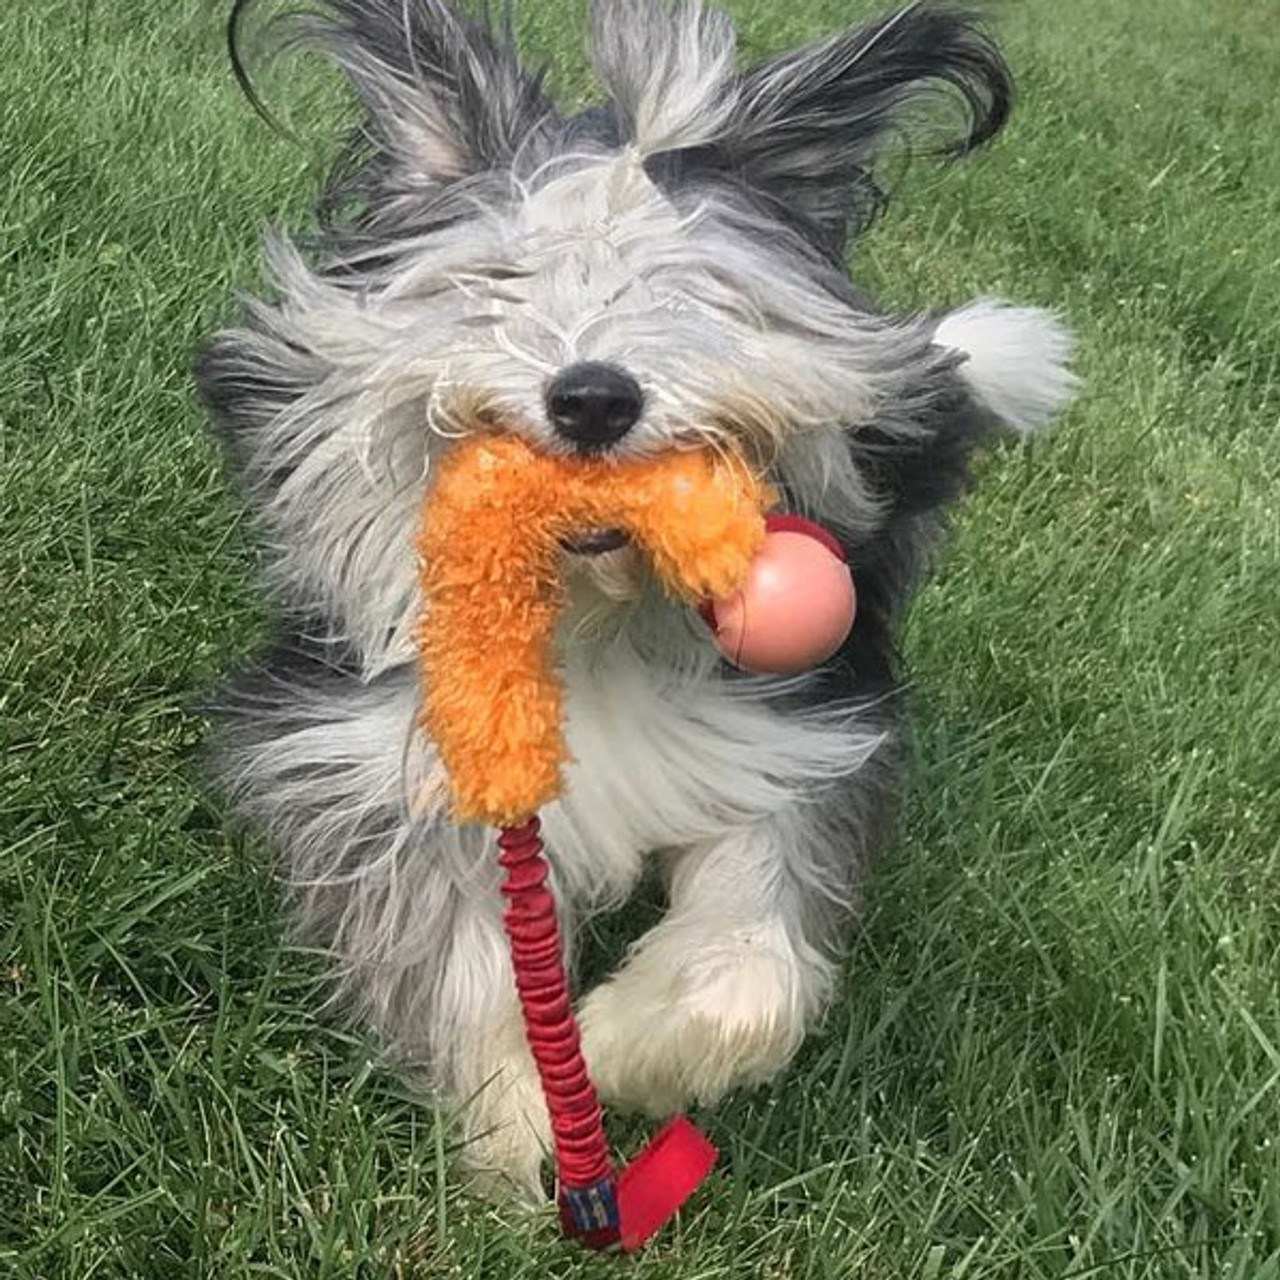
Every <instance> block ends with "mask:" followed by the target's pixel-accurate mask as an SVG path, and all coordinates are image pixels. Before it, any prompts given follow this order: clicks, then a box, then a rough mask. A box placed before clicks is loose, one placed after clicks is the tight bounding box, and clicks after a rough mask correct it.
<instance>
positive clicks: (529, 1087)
mask: <svg viewBox="0 0 1280 1280" xmlns="http://www.w3.org/2000/svg"><path fill="white" fill-rule="evenodd" d="M499 898H500V895H499V894H498V892H497V886H496V883H495V885H494V886H493V892H492V894H489V893H485V894H484V895H483V896H482V898H480V897H477V895H475V894H474V893H469V894H468V895H467V904H466V905H465V906H464V907H462V908H461V909H460V910H458V911H457V912H456V913H455V915H454V920H453V927H452V929H451V931H450V936H449V943H448V955H447V956H446V957H445V958H444V959H443V963H442V965H441V967H440V970H439V974H438V978H437V987H436V992H435V998H434V999H433V1000H432V1002H431V1005H430V1007H429V1009H427V1010H426V1011H425V1016H426V1018H427V1019H429V1022H430V1026H429V1028H428V1029H427V1030H428V1034H429V1036H430V1039H431V1040H432V1041H433V1042H434V1043H435V1044H436V1046H437V1050H436V1077H437V1079H438V1081H439V1087H440V1090H441V1092H442V1093H443V1094H444V1096H445V1098H446V1099H447V1100H448V1101H450V1102H452V1103H453V1104H455V1105H456V1106H457V1107H458V1108H459V1111H460V1117H461V1125H462V1134H463V1137H464V1139H465V1145H464V1147H463V1150H462V1161H463V1164H464V1165H465V1167H466V1169H467V1171H468V1173H469V1181H470V1185H471V1188H472V1190H474V1191H478V1192H480V1193H481V1194H483V1195H486V1196H488V1197H489V1198H491V1199H497V1200H509V1199H516V1200H521V1201H525V1202H527V1203H537V1202H539V1201H541V1200H542V1199H544V1198H545V1193H544V1191H543V1189H542V1181H541V1171H542V1163H543V1159H544V1157H545V1156H546V1154H547V1152H548V1151H549V1150H550V1141H551V1137H550V1126H549V1123H548V1119H547V1110H546V1106H545V1104H544V1102H543V1098H542V1090H541V1087H540V1085H539V1082H538V1075H537V1071H536V1070H535V1068H534V1063H533V1058H532V1056H531V1054H530V1052H529V1049H528V1046H527V1045H526V1043H525V1037H524V1024H523V1022H522V1021H521V1017H520V1008H519V1004H518V1002H517V1000H516V995H515V980H514V978H513V976H512V973H511V963H510V958H509V955H508V951H507V941H506V937H505V935H504V933H503V930H502V918H501V912H502V906H501V902H500V901H499Z"/></svg>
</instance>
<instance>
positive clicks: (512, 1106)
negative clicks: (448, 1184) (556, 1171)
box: [461, 1036, 551, 1206]
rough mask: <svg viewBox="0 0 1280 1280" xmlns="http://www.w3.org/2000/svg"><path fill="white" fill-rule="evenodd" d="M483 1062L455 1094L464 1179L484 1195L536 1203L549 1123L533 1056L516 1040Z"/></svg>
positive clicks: (542, 1197)
mask: <svg viewBox="0 0 1280 1280" xmlns="http://www.w3.org/2000/svg"><path fill="white" fill-rule="evenodd" d="M503 1039H504V1040H509V1039H510V1037H507V1036H504V1037H503ZM489 1063H490V1066H489V1071H488V1074H487V1075H486V1076H484V1077H483V1078H482V1080H481V1082H480V1083H479V1084H478V1085H476V1086H475V1087H474V1088H473V1089H472V1091H471V1092H470V1093H469V1094H468V1095H467V1096H466V1097H465V1098H463V1099H462V1100H461V1105H462V1127H463V1136H464V1139H465V1142H464V1146H463V1148H462V1153H461V1154H462V1164H463V1166H464V1168H465V1170H466V1185H467V1187H468V1189H469V1190H470V1191H471V1192H472V1193H473V1194H476V1195H480V1196H483V1197H484V1198H485V1199H487V1200H493V1201H496V1202H499V1203H511V1202H516V1203H520V1204H526V1205H531V1206H535V1205H539V1204H542V1203H543V1202H545V1200H546V1192H545V1191H544V1190H543V1185H542V1166H543V1161H544V1160H545V1159H546V1158H547V1156H548V1153H549V1152H550V1150H551V1125H550V1122H549V1120H548V1118H547V1108H546V1103H545V1102H544V1101H543V1098H542V1087H541V1085H540V1084H539V1082H538V1073H537V1071H536V1069H535V1068H534V1065H533V1059H532V1057H531V1056H530V1055H529V1051H528V1050H527V1049H526V1048H525V1047H524V1045H523V1043H520V1044H518V1045H515V1046H514V1047H509V1048H508V1049H507V1051H506V1052H505V1053H502V1054H495V1055H494V1056H493V1057H492V1058H491V1059H489Z"/></svg>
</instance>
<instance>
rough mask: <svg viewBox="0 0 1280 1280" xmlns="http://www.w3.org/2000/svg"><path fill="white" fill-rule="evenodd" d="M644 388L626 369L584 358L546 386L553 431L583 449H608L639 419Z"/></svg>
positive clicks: (582, 450)
mask: <svg viewBox="0 0 1280 1280" xmlns="http://www.w3.org/2000/svg"><path fill="white" fill-rule="evenodd" d="M643 408H644V392H642V391H641V390H640V384H639V383H638V382H637V381H636V380H635V379H634V378H633V377H632V376H631V375H630V374H629V373H627V372H626V370H625V369H619V368H618V367H617V365H612V364H602V363H601V362H599V361H596V360H584V361H583V362H582V363H581V364H571V365H569V367H568V368H567V369H561V370H560V372H559V373H557V374H556V376H555V377H554V378H552V379H551V382H550V384H549V385H548V387H547V417H548V418H550V419H551V425H552V426H553V427H554V428H555V431H556V434H557V435H558V436H560V437H561V438H562V439H564V440H568V441H570V442H571V443H572V444H573V445H574V447H575V448H577V449H578V450H579V451H580V452H582V453H593V452H597V451H599V450H601V449H607V448H608V447H609V445H611V444H613V443H615V442H616V441H618V440H621V439H622V437H623V436H625V435H626V434H627V432H628V431H630V430H631V428H632V427H634V426H635V425H636V423H637V422H639V421H640V411H641V410H642V409H643Z"/></svg>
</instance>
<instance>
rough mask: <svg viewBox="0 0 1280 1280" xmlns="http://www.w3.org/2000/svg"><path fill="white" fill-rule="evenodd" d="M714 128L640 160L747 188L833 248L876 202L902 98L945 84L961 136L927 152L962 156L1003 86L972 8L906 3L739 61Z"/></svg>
mask: <svg viewBox="0 0 1280 1280" xmlns="http://www.w3.org/2000/svg"><path fill="white" fill-rule="evenodd" d="M736 90H737V95H736V96H737V99H738V106H737V109H736V111H735V112H734V115H733V117H732V119H731V120H730V123H729V126H728V128H727V129H726V130H725V132H724V134H723V136H722V137H721V138H719V139H717V141H716V142H715V143H714V144H713V145H712V146H702V147H699V148H697V152H696V154H694V155H689V156H685V157H680V158H677V155H678V153H673V154H672V156H671V157H670V158H668V159H666V160H663V159H662V158H660V157H651V158H650V164H651V166H652V167H653V170H654V171H655V172H656V173H664V174H668V175H669V174H673V173H674V174H682V175H683V176H685V177H688V178H692V177H694V176H695V175H698V174H700V175H701V176H703V177H715V176H719V177H722V178H727V179H730V180H732V181H735V182H737V183H740V184H743V185H746V186H748V187H752V188H755V189H756V190H757V191H759V192H760V193H761V194H762V195H763V196H765V197H766V198H767V199H769V200H772V201H776V202H779V203H781V204H784V205H785V206H786V207H787V208H788V210H789V211H790V212H791V214H792V215H793V217H794V218H795V219H798V220H803V221H804V222H806V223H807V224H808V225H809V226H810V228H811V229H812V234H813V237H814V239H815V240H817V241H818V242H819V243H820V244H821V245H822V247H823V248H824V249H826V250H827V251H829V252H836V253H838V252H839V251H840V250H842V249H843V246H844V243H845V240H846V239H847V237H848V236H849V235H850V234H851V233H853V232H856V231H859V230H862V229H863V228H865V227H866V226H867V225H868V224H869V223H870V222H871V221H872V219H873V218H874V217H875V214H876V213H877V211H878V210H879V208H880V206H881V205H882V203H883V201H884V194H883V192H882V190H881V188H880V187H879V185H878V184H877V183H876V181H875V179H874V177H873V176H872V171H873V166H874V163H875V160H876V158H877V156H878V155H879V154H880V152H881V151H882V150H883V149H884V147H885V145H886V143H887V142H888V141H889V138H890V137H891V135H892V134H893V133H895V132H897V131H900V130H903V129H905V128H907V126H908V125H909V123H910V121H909V120H908V119H907V118H906V117H907V116H908V115H909V113H910V110H911V108H912V107H913V106H916V105H917V104H919V102H920V101H921V100H922V99H927V97H928V96H929V94H930V93H936V92H937V91H939V90H942V91H944V92H945V91H947V90H950V91H951V92H950V94H949V96H950V97H951V98H953V99H955V100H957V101H958V103H959V105H960V106H961V107H962V109H963V111H964V116H965V123H964V129H963V132H961V133H960V134H959V135H958V136H957V137H955V138H952V139H948V140H946V141H944V142H942V143H941V144H936V145H935V146H934V148H933V150H934V151H935V153H937V154H941V155H944V156H948V157H954V156H960V155H964V154H966V153H968V152H970V151H972V150H973V149H974V148H975V147H978V146H981V145H982V144H983V143H985V142H987V141H989V140H990V139H991V138H992V137H994V135H995V134H996V133H997V132H998V131H999V129H1000V127H1001V126H1002V125H1003V124H1004V122H1005V120H1006V119H1007V117H1008V115H1009V110H1010V106H1011V104H1012V97H1013V85H1012V81H1011V79H1010V76H1009V71H1008V68H1007V67H1006V65H1005V62H1004V59H1003V58H1002V56H1001V54H1000V51H999V49H998V48H997V47H996V45H995V43H994V41H993V40H992V39H991V37H990V36H989V35H988V34H987V33H986V31H985V30H984V29H983V27H982V26H981V24H980V19H979V17H978V15H977V14H975V13H973V12H971V11H969V10H965V9H958V8H952V7H950V6H947V5H938V4H932V3H920V4H914V5H911V6H910V7H908V8H906V9H902V10H900V11H899V12H897V13H894V14H891V15H890V16H888V17H886V18H884V19H882V20H880V21H878V22H874V23H871V24H869V25H867V26H862V27H857V28H854V29H853V30H850V31H847V32H844V33H842V34H840V35H836V36H833V37H830V38H828V39H826V40H822V41H819V42H818V43H817V44H813V45H810V46H807V47H806V48H803V49H798V50H795V51H793V52H790V53H784V54H779V55H776V56H774V57H771V58H767V59H765V60H764V61H762V62H760V63H757V64H756V65H755V66H753V67H750V68H748V69H747V70H746V71H744V72H743V73H742V74H741V75H740V76H739V77H738V81H737V84H736Z"/></svg>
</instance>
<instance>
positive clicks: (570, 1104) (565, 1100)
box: [498, 817, 616, 1229]
mask: <svg viewBox="0 0 1280 1280" xmlns="http://www.w3.org/2000/svg"><path fill="white" fill-rule="evenodd" d="M498 847H499V848H500V849H501V854H500V855H499V858H498V861H499V862H500V863H501V864H502V867H503V869H504V870H505V871H506V879H505V880H504V882H503V885H502V892H503V894H504V895H505V896H506V899H507V907H506V911H505V913H504V916H503V920H504V923H505V925H506V929H507V936H508V937H509V939H510V942H511V964H512V968H513V970H514V971H515V980H516V990H517V992H518V993H519V996H520V1006H521V1008H522V1009H523V1011H524V1021H525V1031H526V1033H527V1035H528V1039H529V1048H530V1049H531V1050H532V1051H533V1060H534V1063H535V1064H536V1065H537V1068H538V1076H539V1078H540V1079H541V1081H542V1091H543V1093H544V1094H545V1096H546V1100H547V1111H548V1112H549V1114H550V1116H551V1135H552V1141H553V1143H554V1146H555V1156H556V1171H557V1174H558V1176H559V1179H560V1186H561V1193H562V1196H561V1198H562V1204H563V1201H564V1192H565V1191H566V1190H567V1191H570V1192H573V1191H587V1190H590V1189H592V1188H596V1187H599V1186H601V1184H604V1190H603V1194H604V1195H605V1197H606V1198H607V1199H610V1200H611V1199H612V1191H611V1188H612V1187H613V1185H614V1183H615V1181H616V1179H615V1175H614V1170H613V1164H612V1162H611V1161H610V1159H609V1147H608V1144H607V1143H606V1141H605V1136H604V1122H603V1115H602V1113H601V1110H600V1103H599V1101H598V1100H597V1099H596V1091H595V1089H594V1088H593V1087H592V1084H591V1081H590V1079H589V1078H588V1077H587V1064H586V1062H585V1060H584V1059H583V1056H582V1045H581V1041H580V1040H579V1037H578V1026H577V1023H576V1022H575V1021H574V1019H573V1009H572V1005H571V1004H570V1001H569V983H568V979H567V977H566V975H565V971H564V964H563V961H562V960H561V951H560V929H559V926H558V924H557V923H556V908H555V902H554V900H553V899H552V896H551V891H550V890H549V889H548V888H547V883H546V882H547V874H548V867H547V862H546V859H545V858H544V857H543V856H542V839H541V836H540V835H539V822H538V819H537V818H536V817H534V818H530V819H529V821H528V822H526V823H524V824H523V825H522V826H518V827H505V828H503V830H502V833H501V834H500V835H499V837H498ZM613 1216H614V1217H615V1218H616V1211H615V1213H614V1215H613ZM602 1225H603V1224H602ZM615 1229H616V1223H615Z"/></svg>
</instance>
